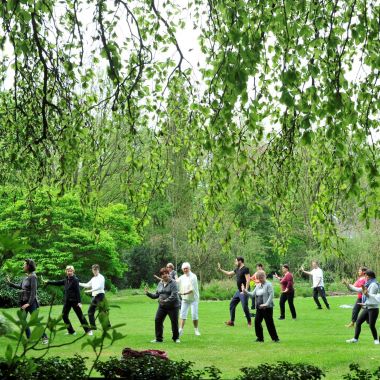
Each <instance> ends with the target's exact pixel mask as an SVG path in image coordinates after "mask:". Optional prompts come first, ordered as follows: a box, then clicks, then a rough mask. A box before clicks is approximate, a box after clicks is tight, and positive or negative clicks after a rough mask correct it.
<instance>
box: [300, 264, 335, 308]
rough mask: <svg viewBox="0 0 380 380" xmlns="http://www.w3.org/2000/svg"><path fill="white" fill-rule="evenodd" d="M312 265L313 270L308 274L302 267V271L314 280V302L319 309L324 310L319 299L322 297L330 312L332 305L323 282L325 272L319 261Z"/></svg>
mask: <svg viewBox="0 0 380 380" xmlns="http://www.w3.org/2000/svg"><path fill="white" fill-rule="evenodd" d="M311 265H312V267H313V269H312V270H311V271H310V272H307V271H305V270H304V267H303V266H302V267H301V271H302V272H303V273H306V274H308V275H309V276H312V279H313V286H312V288H313V298H314V302H315V303H316V305H317V309H319V310H320V309H322V306H321V303H320V302H319V299H318V297H319V296H321V298H322V300H323V302H324V303H325V305H326V307H327V309H328V310H330V305H329V303H328V301H327V298H326V292H325V284H324V281H323V271H322V269H321V268H320V267H319V264H318V261H312V262H311Z"/></svg>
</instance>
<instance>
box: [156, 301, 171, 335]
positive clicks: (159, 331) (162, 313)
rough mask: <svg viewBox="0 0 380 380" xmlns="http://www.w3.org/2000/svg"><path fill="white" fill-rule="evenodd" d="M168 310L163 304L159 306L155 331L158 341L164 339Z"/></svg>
mask: <svg viewBox="0 0 380 380" xmlns="http://www.w3.org/2000/svg"><path fill="white" fill-rule="evenodd" d="M167 314H168V313H167V310H166V309H164V308H163V307H162V306H161V305H160V306H158V309H157V313H156V318H155V319H154V325H155V332H156V340H157V341H158V342H162V341H163V334H164V321H165V318H166V315H167Z"/></svg>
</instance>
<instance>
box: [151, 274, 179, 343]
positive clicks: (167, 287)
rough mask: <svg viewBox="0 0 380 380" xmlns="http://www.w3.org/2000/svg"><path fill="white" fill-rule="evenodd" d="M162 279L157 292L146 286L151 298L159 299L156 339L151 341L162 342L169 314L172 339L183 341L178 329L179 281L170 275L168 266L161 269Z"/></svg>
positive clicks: (175, 341) (176, 341)
mask: <svg viewBox="0 0 380 380" xmlns="http://www.w3.org/2000/svg"><path fill="white" fill-rule="evenodd" d="M160 276H161V281H160V282H159V283H158V285H157V290H156V292H155V293H150V292H149V291H148V288H145V289H144V291H145V294H146V295H147V296H148V297H149V298H153V299H158V309H157V313H156V318H155V333H156V339H154V340H152V341H151V343H162V342H163V333H164V321H165V318H166V316H167V315H169V318H170V322H171V324H172V339H173V341H174V343H181V342H180V340H179V331H178V314H179V306H180V301H179V297H178V288H177V283H176V281H175V280H173V279H172V278H171V277H170V273H169V271H168V270H167V268H161V270H160Z"/></svg>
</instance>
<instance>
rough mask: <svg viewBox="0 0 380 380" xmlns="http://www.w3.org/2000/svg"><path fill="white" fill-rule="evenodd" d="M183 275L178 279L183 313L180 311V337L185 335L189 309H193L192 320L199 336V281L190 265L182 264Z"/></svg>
mask: <svg viewBox="0 0 380 380" xmlns="http://www.w3.org/2000/svg"><path fill="white" fill-rule="evenodd" d="M182 271H183V275H182V276H180V277H179V278H178V279H177V283H178V288H179V295H180V296H181V298H182V302H181V311H180V326H179V336H181V335H182V334H183V329H184V327H185V322H186V319H187V314H188V312H189V308H191V318H192V320H193V325H194V333H195V335H197V336H199V335H201V333H200V332H199V329H198V304H199V289H198V279H197V276H196V274H194V273H193V272H192V271H191V266H190V264H189V263H187V262H185V263H183V264H182Z"/></svg>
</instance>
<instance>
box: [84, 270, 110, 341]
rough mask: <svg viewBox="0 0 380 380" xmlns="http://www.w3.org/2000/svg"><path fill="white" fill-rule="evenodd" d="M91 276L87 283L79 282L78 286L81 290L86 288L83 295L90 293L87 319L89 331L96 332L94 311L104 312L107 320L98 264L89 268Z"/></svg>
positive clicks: (102, 279)
mask: <svg viewBox="0 0 380 380" xmlns="http://www.w3.org/2000/svg"><path fill="white" fill-rule="evenodd" d="M91 270H92V274H93V275H94V276H93V277H92V278H91V280H90V281H89V282H80V283H79V285H80V286H82V287H83V288H86V289H88V290H85V293H91V296H92V300H91V304H90V307H89V308H88V319H89V320H90V329H91V330H96V323H95V311H96V309H98V310H99V312H104V313H106V315H107V318H108V308H107V306H106V305H105V291H104V284H105V280H104V277H103V275H101V274H100V267H99V265H98V264H94V265H93V266H92V267H91ZM108 327H110V323H109V321H108ZM88 334H89V335H92V331H91V332H88Z"/></svg>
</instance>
